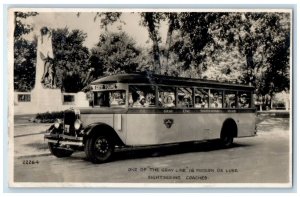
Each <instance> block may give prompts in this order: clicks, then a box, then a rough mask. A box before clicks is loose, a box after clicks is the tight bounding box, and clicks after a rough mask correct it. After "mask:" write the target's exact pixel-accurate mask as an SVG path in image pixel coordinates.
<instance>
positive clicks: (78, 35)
mask: <svg viewBox="0 0 300 197" xmlns="http://www.w3.org/2000/svg"><path fill="white" fill-rule="evenodd" d="M52 33H53V37H52V42H53V52H54V65H55V69H56V76H57V79H58V80H57V83H56V84H57V86H58V87H60V88H61V89H62V90H63V91H65V92H78V91H80V90H81V89H82V88H84V87H85V85H86V76H87V74H88V72H89V50H88V48H87V47H84V46H83V42H84V41H85V38H86V33H84V32H82V31H81V30H76V29H75V30H72V31H69V30H68V28H64V29H57V30H53V32H52Z"/></svg>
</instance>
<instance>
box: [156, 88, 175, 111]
mask: <svg viewBox="0 0 300 197" xmlns="http://www.w3.org/2000/svg"><path fill="white" fill-rule="evenodd" d="M158 95H159V98H158V103H159V107H164V108H168V107H175V88H173V87H163V86H162V87H159V88H158Z"/></svg>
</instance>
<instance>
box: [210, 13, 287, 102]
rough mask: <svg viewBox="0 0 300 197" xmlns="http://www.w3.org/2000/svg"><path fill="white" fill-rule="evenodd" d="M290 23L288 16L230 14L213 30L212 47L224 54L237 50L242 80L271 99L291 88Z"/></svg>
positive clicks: (219, 20)
mask: <svg viewBox="0 0 300 197" xmlns="http://www.w3.org/2000/svg"><path fill="white" fill-rule="evenodd" d="M289 21H290V16H289V14H287V13H269V12H268V13H263V12H261V13H252V12H251V13H250V12H246V13H227V14H225V15H223V16H222V17H220V18H218V19H217V20H216V22H215V23H214V24H212V25H211V27H210V34H211V35H212V36H213V37H214V42H213V43H212V45H213V47H215V48H220V49H222V50H223V51H224V52H225V53H228V51H230V50H232V49H233V48H236V51H238V52H239V53H240V56H242V57H243V58H240V60H241V61H240V65H241V67H240V73H241V74H242V75H241V81H242V82H243V83H246V84H252V85H253V86H255V87H256V89H257V93H258V94H262V95H265V94H270V95H271V96H272V95H273V93H274V92H281V91H282V90H284V89H285V88H288V87H289V42H290V24H289ZM228 61H230V59H229V60H227V62H228ZM215 63H216V64H218V62H216V61H215ZM275 83H276V84H275Z"/></svg>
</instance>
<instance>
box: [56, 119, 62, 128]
mask: <svg viewBox="0 0 300 197" xmlns="http://www.w3.org/2000/svg"><path fill="white" fill-rule="evenodd" d="M60 124H61V120H60V119H56V120H55V122H54V127H55V128H56V129H58V128H59V126H60Z"/></svg>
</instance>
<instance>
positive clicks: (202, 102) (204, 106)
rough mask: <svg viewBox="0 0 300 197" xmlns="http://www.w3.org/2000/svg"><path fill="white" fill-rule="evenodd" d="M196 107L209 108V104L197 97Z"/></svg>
mask: <svg viewBox="0 0 300 197" xmlns="http://www.w3.org/2000/svg"><path fill="white" fill-rule="evenodd" d="M195 107H196V108H207V103H206V102H205V101H204V99H203V98H202V97H200V96H196V97H195Z"/></svg>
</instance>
